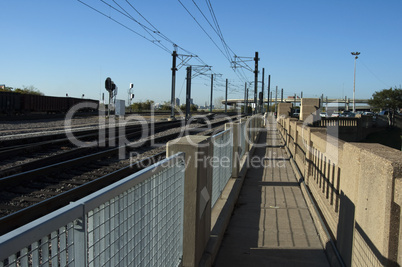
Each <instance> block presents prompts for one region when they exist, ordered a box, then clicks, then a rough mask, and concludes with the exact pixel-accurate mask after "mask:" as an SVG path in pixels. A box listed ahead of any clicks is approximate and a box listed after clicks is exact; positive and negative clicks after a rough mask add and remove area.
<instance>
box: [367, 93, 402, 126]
mask: <svg viewBox="0 0 402 267" xmlns="http://www.w3.org/2000/svg"><path fill="white" fill-rule="evenodd" d="M368 104H369V105H370V106H371V107H373V108H374V109H385V110H389V111H390V112H389V113H388V114H389V115H388V125H389V126H393V125H394V120H395V112H396V111H397V110H399V108H401V107H402V89H401V88H399V89H397V88H396V87H395V88H394V89H392V88H389V89H383V90H381V91H379V92H375V93H374V94H373V98H372V99H370V100H369V101H368Z"/></svg>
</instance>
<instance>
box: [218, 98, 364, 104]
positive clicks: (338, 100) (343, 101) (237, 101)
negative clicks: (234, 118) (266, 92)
mask: <svg viewBox="0 0 402 267" xmlns="http://www.w3.org/2000/svg"><path fill="white" fill-rule="evenodd" d="M269 101H270V102H271V103H275V102H277V103H280V102H284V103H300V102H301V98H296V100H295V99H294V98H284V99H281V98H276V99H275V98H270V99H269ZM368 101H369V99H355V103H357V104H368ZM247 102H248V103H254V99H253V98H252V99H248V100H247ZM225 103H226V101H225V100H222V104H225ZM227 103H228V105H236V104H244V103H245V100H244V98H242V99H228V100H227ZM264 103H268V99H267V98H264ZM324 103H327V100H326V99H325V98H324ZM328 103H339V104H352V103H353V100H352V99H341V98H328Z"/></svg>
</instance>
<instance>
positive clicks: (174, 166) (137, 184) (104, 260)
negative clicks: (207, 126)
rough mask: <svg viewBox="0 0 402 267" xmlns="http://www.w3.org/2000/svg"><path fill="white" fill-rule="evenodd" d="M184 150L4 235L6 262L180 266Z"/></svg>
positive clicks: (0, 248)
mask: <svg viewBox="0 0 402 267" xmlns="http://www.w3.org/2000/svg"><path fill="white" fill-rule="evenodd" d="M184 169H185V164H184V153H178V154H176V155H174V156H172V157H170V158H168V159H165V160H163V161H161V162H158V163H156V164H154V165H152V166H150V167H148V168H146V169H144V170H142V171H139V172H137V173H135V174H132V175H130V176H128V177H126V178H124V179H122V180H120V181H118V182H116V183H114V184H112V185H110V186H108V187H106V188H104V189H101V190H99V191H97V192H95V193H93V194H91V195H89V196H87V197H85V198H82V199H80V200H78V201H76V202H73V203H71V204H69V205H67V206H65V207H63V208H61V209H59V210H57V211H55V212H52V213H50V214H48V215H46V216H43V217H42V218H40V219H38V220H35V221H33V222H31V223H29V224H27V225H25V226H23V227H20V228H18V229H16V230H14V231H11V232H9V233H7V234H5V235H3V236H1V237H0V266H1V267H3V266H178V265H179V264H180V262H181V258H182V255H183V247H182V238H183V202H184V198H183V190H184Z"/></svg>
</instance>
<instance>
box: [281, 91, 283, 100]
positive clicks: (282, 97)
mask: <svg viewBox="0 0 402 267" xmlns="http://www.w3.org/2000/svg"><path fill="white" fill-rule="evenodd" d="M282 102H283V88H282V89H281V103H282Z"/></svg>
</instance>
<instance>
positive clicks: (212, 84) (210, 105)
mask: <svg viewBox="0 0 402 267" xmlns="http://www.w3.org/2000/svg"><path fill="white" fill-rule="evenodd" d="M213 91H214V75H213V74H211V101H210V103H209V112H211V113H212V94H213Z"/></svg>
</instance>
